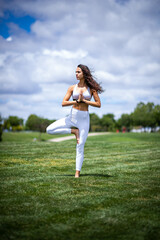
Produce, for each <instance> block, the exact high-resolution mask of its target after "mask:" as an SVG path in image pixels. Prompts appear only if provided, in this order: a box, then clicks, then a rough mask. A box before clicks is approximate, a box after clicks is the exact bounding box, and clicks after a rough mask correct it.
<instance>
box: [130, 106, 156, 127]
mask: <svg viewBox="0 0 160 240" xmlns="http://www.w3.org/2000/svg"><path fill="white" fill-rule="evenodd" d="M133 123H134V125H141V126H143V127H147V126H149V127H155V126H156V119H155V116H154V103H147V104H144V103H143V102H140V103H139V104H138V105H137V107H136V108H135V110H134V112H133Z"/></svg>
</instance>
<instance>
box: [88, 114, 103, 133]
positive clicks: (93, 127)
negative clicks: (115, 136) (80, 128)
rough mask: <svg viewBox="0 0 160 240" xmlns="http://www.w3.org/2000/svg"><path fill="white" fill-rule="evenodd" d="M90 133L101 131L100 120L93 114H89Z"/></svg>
mask: <svg viewBox="0 0 160 240" xmlns="http://www.w3.org/2000/svg"><path fill="white" fill-rule="evenodd" d="M90 131H91V132H96V131H101V123H100V118H99V117H98V116H97V115H96V114H95V113H91V114H90Z"/></svg>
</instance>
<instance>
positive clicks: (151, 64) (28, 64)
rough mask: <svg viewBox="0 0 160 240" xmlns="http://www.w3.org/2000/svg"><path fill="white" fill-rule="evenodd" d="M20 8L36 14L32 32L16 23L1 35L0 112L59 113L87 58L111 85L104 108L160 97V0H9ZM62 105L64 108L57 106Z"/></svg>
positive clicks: (121, 108)
mask: <svg viewBox="0 0 160 240" xmlns="http://www.w3.org/2000/svg"><path fill="white" fill-rule="evenodd" d="M2 2H3V4H2V10H1V12H0V14H1V15H2V16H3V11H4V10H7V9H8V10H10V11H12V12H13V13H14V14H15V15H16V16H23V15H24V14H28V15H31V16H33V17H35V18H36V21H35V22H34V23H33V24H32V25H31V32H30V33H26V32H25V30H24V29H21V28H20V27H18V26H17V25H16V24H15V23H11V24H10V25H9V27H10V32H11V33H12V34H11V35H10V37H9V38H8V39H3V38H2V37H1V38H0V44H1V51H0V68H1V75H0V83H1V88H0V90H1V99H2V103H0V104H1V105H0V112H1V114H2V116H3V115H4V116H7V115H15V114H16V115H18V116H21V117H24V118H27V117H28V116H29V114H31V113H36V114H37V115H40V116H43V117H48V118H51V119H53V118H54V116H57V118H59V117H63V116H64V115H66V114H67V113H68V112H69V109H70V108H61V102H62V99H63V97H64V95H65V93H66V91H67V88H68V87H69V86H70V85H72V84H75V83H76V81H77V80H76V78H75V69H76V66H77V65H78V64H79V63H82V64H86V65H88V66H89V67H91V69H94V70H95V76H96V77H97V79H98V81H99V82H102V86H103V88H104V89H106V91H105V92H104V93H103V94H102V95H101V99H102V108H101V109H96V108H92V107H91V108H90V111H91V112H95V113H97V114H98V115H102V114H106V113H108V112H112V113H114V114H115V115H116V117H118V116H120V114H122V113H123V112H126V111H127V112H128V113H129V112H131V111H133V109H134V107H135V106H136V104H137V103H138V102H139V101H144V102H147V101H153V102H155V104H160V96H159V91H160V82H159V79H160V65H159V62H160V45H159V37H160V31H159V25H160V24H159V13H160V7H159V6H160V5H159V4H158V0H154V1H151V0H140V1H137V0H128V1H114V0H108V1H106V0H99V1H98V0H92V1H91V0H89V1H84V0H82V1H81V2H79V1H73V0H69V1H63V0H62V1H58V0H57V1H56V0H55V1H49V0H47V1H42V0H38V1H32V0H30V1H27V2H26V1H18V0H13V1H11V2H10V3H9V4H6V3H5V1H2ZM57 109H58V110H57Z"/></svg>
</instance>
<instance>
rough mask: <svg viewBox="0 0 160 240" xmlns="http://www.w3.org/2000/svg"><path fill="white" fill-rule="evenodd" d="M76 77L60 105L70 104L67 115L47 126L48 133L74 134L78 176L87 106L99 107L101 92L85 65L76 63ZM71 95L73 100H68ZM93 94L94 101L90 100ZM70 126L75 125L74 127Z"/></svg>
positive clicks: (86, 130) (86, 134)
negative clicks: (75, 81)
mask: <svg viewBox="0 0 160 240" xmlns="http://www.w3.org/2000/svg"><path fill="white" fill-rule="evenodd" d="M76 78H77V80H78V81H79V83H78V84H76V85H72V86H70V87H69V88H68V91H67V93H66V95H65V97H64V99H63V102H62V106H63V107H64V106H70V105H72V109H71V112H70V115H69V116H68V117H65V118H62V119H60V120H57V121H56V122H54V123H52V124H51V125H49V126H48V127H47V133H49V134H66V133H72V134H74V135H75V136H76V139H77V147H76V173H75V177H76V178H78V177H79V176H80V171H81V167H82V164H83V158H84V144H85V142H86V139H87V136H88V131H89V112H88V106H89V105H91V106H93V107H101V101H100V98H99V96H98V93H101V92H103V89H102V88H101V86H100V85H99V84H98V83H97V82H96V81H95V80H94V78H93V76H92V74H91V72H90V70H89V68H88V67H87V66H85V65H82V64H80V65H78V67H77V69H76ZM71 96H72V98H73V100H72V101H69V99H70V97H71ZM92 96H93V98H94V101H90V100H91V97H92ZM72 127H76V128H77V129H74V128H72Z"/></svg>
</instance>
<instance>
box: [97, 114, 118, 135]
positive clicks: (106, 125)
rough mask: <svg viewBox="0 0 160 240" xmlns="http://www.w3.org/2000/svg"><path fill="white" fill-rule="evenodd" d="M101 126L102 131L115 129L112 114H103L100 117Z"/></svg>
mask: <svg viewBox="0 0 160 240" xmlns="http://www.w3.org/2000/svg"><path fill="white" fill-rule="evenodd" d="M100 122H101V126H102V129H103V131H115V122H116V121H115V119H114V114H111V113H109V114H105V115H103V116H102V118H101V121H100Z"/></svg>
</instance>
